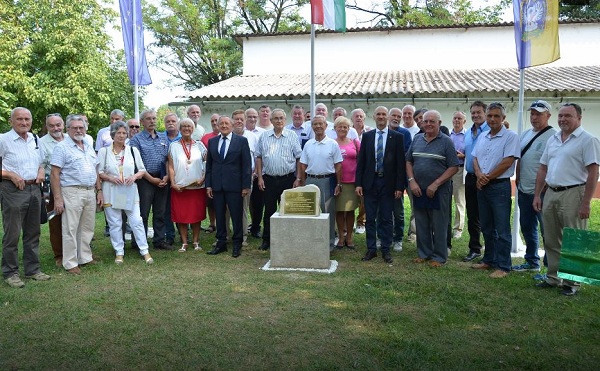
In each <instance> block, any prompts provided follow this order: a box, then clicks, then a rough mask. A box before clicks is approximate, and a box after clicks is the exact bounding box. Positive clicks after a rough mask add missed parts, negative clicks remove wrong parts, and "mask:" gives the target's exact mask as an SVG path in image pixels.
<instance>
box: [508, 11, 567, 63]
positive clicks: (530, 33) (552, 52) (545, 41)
mask: <svg viewBox="0 0 600 371" xmlns="http://www.w3.org/2000/svg"><path fill="white" fill-rule="evenodd" d="M513 15H514V20H515V44H516V48H517V62H518V64H519V69H523V68H527V67H531V66H539V65H541V64H546V63H550V62H554V61H555V60H557V59H558V58H560V46H559V44H558V0H513Z"/></svg>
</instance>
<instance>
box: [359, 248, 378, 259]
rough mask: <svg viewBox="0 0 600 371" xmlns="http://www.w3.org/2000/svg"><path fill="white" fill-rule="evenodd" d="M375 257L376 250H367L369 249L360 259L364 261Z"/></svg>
mask: <svg viewBox="0 0 600 371" xmlns="http://www.w3.org/2000/svg"><path fill="white" fill-rule="evenodd" d="M376 257H377V250H369V251H367V253H366V254H365V256H363V258H362V259H361V260H362V261H364V262H366V261H369V260H371V259H373V258H376Z"/></svg>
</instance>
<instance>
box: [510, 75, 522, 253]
mask: <svg viewBox="0 0 600 371" xmlns="http://www.w3.org/2000/svg"><path fill="white" fill-rule="evenodd" d="M524 99H525V69H524V68H520V69H519V110H518V112H519V114H518V115H517V133H518V134H519V138H520V137H521V133H522V132H523V107H524V104H523V101H524ZM515 186H516V184H515ZM522 247H523V242H522V241H521V234H520V223H519V190H518V187H515V212H514V213H513V234H512V250H511V252H513V253H517V252H519V251H522Z"/></svg>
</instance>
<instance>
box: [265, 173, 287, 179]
mask: <svg viewBox="0 0 600 371" xmlns="http://www.w3.org/2000/svg"><path fill="white" fill-rule="evenodd" d="M263 176H267V177H269V178H275V179H283V178H289V177H293V176H294V173H289V174H285V175H269V174H265V175H263Z"/></svg>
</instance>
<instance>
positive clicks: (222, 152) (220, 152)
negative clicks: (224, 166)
mask: <svg viewBox="0 0 600 371" xmlns="http://www.w3.org/2000/svg"><path fill="white" fill-rule="evenodd" d="M221 138H223V142H222V143H221V149H219V155H220V156H221V160H224V159H225V144H226V143H227V137H221Z"/></svg>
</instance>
